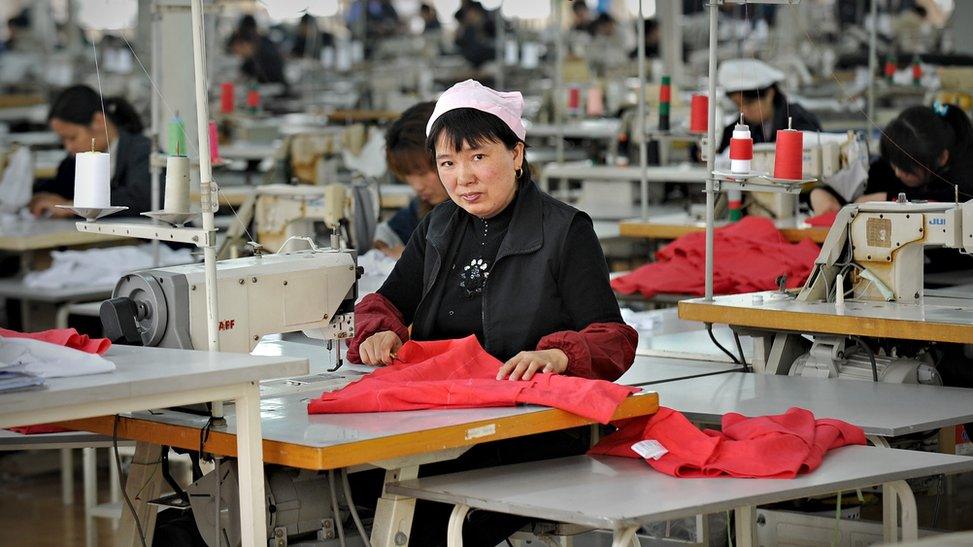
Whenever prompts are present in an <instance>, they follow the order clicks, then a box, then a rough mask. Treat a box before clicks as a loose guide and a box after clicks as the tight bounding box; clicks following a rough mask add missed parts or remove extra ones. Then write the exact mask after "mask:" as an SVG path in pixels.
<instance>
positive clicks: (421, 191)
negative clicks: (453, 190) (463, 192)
mask: <svg viewBox="0 0 973 547" xmlns="http://www.w3.org/2000/svg"><path fill="white" fill-rule="evenodd" d="M435 107H436V103H434V102H425V103H419V104H417V105H415V106H413V107H411V108H409V109H408V110H406V111H405V112H403V113H402V116H401V117H399V119H397V120H395V122H393V123H392V125H391V126H390V127H389V129H388V131H387V132H386V133H385V159H386V162H388V166H389V171H391V172H392V174H393V175H395V177H396V178H397V179H399V180H403V181H405V182H407V183H408V184H409V186H411V187H412V189H413V190H415V192H416V197H415V198H413V199H412V200H411V201H410V202H409V204H408V205H406V206H405V207H403V208H401V209H399V210H398V211H397V212H396V213H395V215H393V216H392V218H390V219H389V220H387V221H385V222H383V223H381V224H380V225H379V226H378V229H377V230H376V231H375V242H374V243H373V244H372V246H373V247H375V248H376V249H379V250H380V251H382V252H384V253H385V254H387V255H389V256H391V257H393V258H396V259H397V258H399V257H400V256H402V250H403V249H404V248H405V244H406V243H408V242H409V238H410V237H411V236H412V232H413V231H414V230H415V229H416V226H418V225H419V221H420V220H422V218H423V217H425V216H426V214H428V213H429V211H432V209H433V207H435V206H436V205H439V204H440V203H442V202H443V201H445V200H446V198H447V197H448V196H447V194H446V189H445V188H444V187H443V185H442V183H441V182H440V181H439V173H438V172H437V171H436V164H435V162H433V158H432V155H431V154H430V153H429V150H427V149H426V123H427V122H428V121H429V117H430V116H432V111H433V109H434V108H435Z"/></svg>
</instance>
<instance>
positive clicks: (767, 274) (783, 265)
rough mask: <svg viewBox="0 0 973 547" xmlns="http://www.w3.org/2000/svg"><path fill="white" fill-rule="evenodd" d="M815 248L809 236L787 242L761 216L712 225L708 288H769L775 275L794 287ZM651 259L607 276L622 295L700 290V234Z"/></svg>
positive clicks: (801, 279)
mask: <svg viewBox="0 0 973 547" xmlns="http://www.w3.org/2000/svg"><path fill="white" fill-rule="evenodd" d="M819 252H820V249H819V248H818V246H817V245H815V244H814V242H812V241H811V240H809V239H805V240H803V241H801V242H800V243H789V242H787V241H786V240H785V239H784V237H783V236H782V235H781V234H780V232H779V231H777V228H775V227H774V223H773V221H771V220H770V219H768V218H764V217H754V216H748V217H744V218H743V219H742V220H741V221H739V222H735V223H732V224H729V225H727V226H725V227H723V228H718V229H717V230H716V232H715V235H714V246H713V254H714V259H713V291H714V292H715V293H716V294H733V293H744V292H756V291H766V290H771V289H775V288H776V287H777V282H776V279H777V277H778V276H781V275H786V276H787V286H788V287H792V288H793V287H799V286H801V285H802V284H803V283H804V281H805V280H806V279H807V276H808V275H809V274H810V273H811V267H812V266H813V265H814V260H815V259H816V258H817V257H818V254H819ZM656 259H657V261H656V262H652V263H650V264H646V265H644V266H642V267H640V268H638V269H636V270H634V271H632V272H631V273H629V274H628V275H623V276H620V277H617V278H615V279H613V280H612V282H611V285H612V288H613V289H615V290H616V291H618V292H620V293H622V294H633V293H636V292H638V293H641V294H642V295H643V296H645V297H646V298H651V297H653V296H655V295H656V294H659V293H676V294H692V295H702V294H703V291H704V283H705V279H704V276H705V272H704V270H705V265H706V234H705V233H703V232H693V233H690V234H686V235H684V236H682V237H680V238H679V239H677V240H675V241H673V242H672V243H670V244H669V245H666V246H665V247H663V248H662V249H660V250H659V252H658V253H656Z"/></svg>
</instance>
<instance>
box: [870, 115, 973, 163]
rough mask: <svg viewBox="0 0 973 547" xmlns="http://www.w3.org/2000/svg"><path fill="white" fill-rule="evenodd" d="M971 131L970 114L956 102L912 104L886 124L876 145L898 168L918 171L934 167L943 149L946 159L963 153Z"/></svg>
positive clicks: (972, 139) (967, 145)
mask: <svg viewBox="0 0 973 547" xmlns="http://www.w3.org/2000/svg"><path fill="white" fill-rule="evenodd" d="M971 134H973V126H971V125H970V118H969V117H967V115H966V114H965V113H964V112H963V111H962V110H960V109H959V108H957V107H955V106H952V105H941V104H937V106H936V107H934V108H930V107H928V106H911V107H909V108H906V109H905V110H903V111H902V113H901V114H899V116H898V117H897V118H895V119H894V120H892V122H891V123H889V124H888V126H886V127H885V131H884V132H883V134H882V140H881V142H880V144H879V149H880V150H881V153H882V157H883V158H885V159H886V160H888V162H889V163H890V164H892V165H893V166H894V167H896V168H897V169H902V170H903V171H908V172H909V173H912V174H920V173H922V172H923V171H925V170H927V169H928V170H931V171H936V169H937V168H938V167H939V156H940V155H941V154H942V153H943V150H949V161H953V160H955V159H956V158H958V157H960V156H961V155H964V154H966V150H967V149H968V148H969V147H970V146H971V145H973V135H971Z"/></svg>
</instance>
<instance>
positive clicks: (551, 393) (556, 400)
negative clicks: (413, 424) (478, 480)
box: [307, 336, 639, 423]
mask: <svg viewBox="0 0 973 547" xmlns="http://www.w3.org/2000/svg"><path fill="white" fill-rule="evenodd" d="M501 365H502V363H501V362H500V361H499V360H498V359H496V358H495V357H493V356H491V355H490V354H488V353H487V352H486V351H484V350H483V348H482V347H480V343H479V342H477V340H476V337H475V336H468V337H466V338H462V339H459V340H442V341H434V342H416V341H414V340H410V341H408V342H406V343H405V344H404V345H403V346H402V348H401V349H400V350H399V352H398V354H397V355H396V358H395V361H394V362H393V364H392V365H389V366H387V367H382V368H379V369H377V370H376V371H375V372H373V373H371V374H369V375H368V376H365V377H364V378H362V379H361V380H358V381H357V382H354V383H352V384H349V385H348V386H346V387H344V388H343V389H340V390H338V391H335V392H326V393H324V394H322V395H321V397H320V398H318V399H315V400H313V401H311V402H310V403H309V404H308V406H307V410H308V413H310V414H328V413H348V412H389V411H398V410H421V409H427V408H481V407H498V406H514V405H516V404H518V403H525V404H539V405H545V406H551V407H554V408H560V409H562V410H567V411H568V412H572V413H574V414H577V415H579V416H583V417H585V418H589V419H592V420H597V421H598V422H600V423H608V421H609V420H611V417H612V415H614V413H615V410H616V409H617V408H618V405H620V404H621V402H622V400H623V399H625V398H626V397H628V396H629V395H630V394H632V393H635V392H637V391H639V388H633V387H628V386H621V385H618V384H613V383H611V382H606V381H604V380H588V379H585V378H577V377H572V376H562V375H558V374H535V375H534V377H533V378H531V379H530V380H528V381H515V382H512V381H510V380H497V379H496V377H497V371H498V370H499V369H500V366H501Z"/></svg>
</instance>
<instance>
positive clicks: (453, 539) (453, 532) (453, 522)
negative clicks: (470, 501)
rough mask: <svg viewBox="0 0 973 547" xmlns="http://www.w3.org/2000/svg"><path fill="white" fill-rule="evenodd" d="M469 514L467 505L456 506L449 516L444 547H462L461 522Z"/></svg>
mask: <svg viewBox="0 0 973 547" xmlns="http://www.w3.org/2000/svg"><path fill="white" fill-rule="evenodd" d="M469 512H470V508H469V506H468V505H462V504H460V505H457V506H455V507H453V512H452V513H451V514H450V515H449V525H447V527H446V547H463V521H464V520H466V514H467V513H469Z"/></svg>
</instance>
